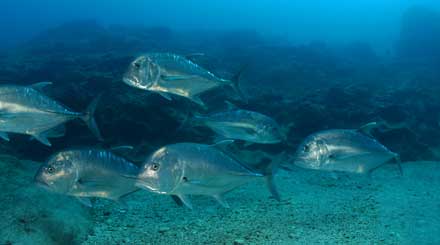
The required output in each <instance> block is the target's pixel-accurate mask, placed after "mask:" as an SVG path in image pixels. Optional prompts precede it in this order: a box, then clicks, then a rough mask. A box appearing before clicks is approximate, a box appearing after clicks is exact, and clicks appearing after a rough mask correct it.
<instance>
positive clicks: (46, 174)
mask: <svg viewBox="0 0 440 245" xmlns="http://www.w3.org/2000/svg"><path fill="white" fill-rule="evenodd" d="M138 173H139V168H138V167H137V166H136V165H134V164H133V163H131V162H130V161H128V160H126V159H124V158H122V157H119V156H118V155H115V154H113V153H112V152H111V151H107V150H102V149H73V150H66V151H61V152H58V153H56V154H54V155H52V156H51V157H49V159H48V160H47V161H46V162H45V163H44V164H43V165H42V166H41V167H40V169H39V170H38V172H37V173H36V175H35V178H34V180H35V182H36V183H37V184H38V185H40V186H42V187H44V188H45V189H48V190H50V191H52V192H56V193H61V194H64V195H69V196H74V197H77V198H78V200H79V201H80V202H81V203H83V204H85V205H87V206H91V202H90V200H89V197H100V198H106V199H111V200H114V201H117V202H119V203H122V204H123V201H122V200H121V198H122V197H124V196H125V195H128V194H130V193H132V192H134V191H136V190H138V188H137V187H135V185H134V184H135V177H136V176H137V174H138ZM130 176H131V178H130Z"/></svg>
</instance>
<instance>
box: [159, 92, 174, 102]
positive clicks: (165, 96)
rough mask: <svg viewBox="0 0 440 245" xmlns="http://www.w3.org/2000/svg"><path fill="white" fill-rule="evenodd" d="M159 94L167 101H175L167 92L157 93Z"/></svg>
mask: <svg viewBox="0 0 440 245" xmlns="http://www.w3.org/2000/svg"><path fill="white" fill-rule="evenodd" d="M157 93H158V94H160V96H162V97H164V98H165V99H167V100H169V101H172V100H173V99H172V98H171V96H170V95H169V94H167V93H165V92H157Z"/></svg>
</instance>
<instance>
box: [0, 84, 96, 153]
mask: <svg viewBox="0 0 440 245" xmlns="http://www.w3.org/2000/svg"><path fill="white" fill-rule="evenodd" d="M95 108H96V102H93V103H92V104H91V106H90V107H89V111H88V112H85V113H79V112H75V111H72V110H70V109H69V108H67V107H65V106H64V105H62V104H60V103H59V102H57V101H55V100H53V99H51V98H49V97H47V96H46V95H44V94H42V93H41V92H39V91H38V90H37V89H35V88H34V87H31V86H29V87H26V86H15V85H3V86H0V134H1V136H2V138H4V139H6V140H8V139H9V138H8V136H7V133H18V134H26V135H31V136H32V137H33V138H35V139H37V140H39V141H40V142H41V143H43V144H45V145H48V146H50V145H51V144H50V142H49V140H48V139H47V137H50V136H51V132H53V130H54V129H56V128H57V127H59V126H60V125H62V124H64V123H66V122H67V121H70V120H73V119H76V118H80V119H83V120H84V121H86V123H88V125H89V127H90V128H91V130H92V131H93V132H94V133H95V134H96V135H97V137H98V138H100V134H99V131H98V129H97V127H96V123H95V121H94V119H93V116H92V114H93V112H94V110H95Z"/></svg>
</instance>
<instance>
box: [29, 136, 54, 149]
mask: <svg viewBox="0 0 440 245" xmlns="http://www.w3.org/2000/svg"><path fill="white" fill-rule="evenodd" d="M32 137H34V138H35V139H36V140H38V141H39V142H40V143H42V144H44V145H46V146H49V147H50V146H52V144H51V143H50V141H49V140H48V139H47V137H46V135H44V134H35V135H32Z"/></svg>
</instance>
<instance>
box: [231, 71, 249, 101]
mask: <svg viewBox="0 0 440 245" xmlns="http://www.w3.org/2000/svg"><path fill="white" fill-rule="evenodd" d="M246 68H247V65H244V66H243V67H241V69H240V70H239V71H238V72H237V73H236V74H235V75H234V76H233V77H232V78H231V82H232V83H231V86H232V88H233V89H234V91H235V92H236V93H237V94H238V96H240V98H241V99H242V100H243V101H244V102H246V103H247V98H246V96H245V95H244V93H243V91H242V90H241V89H240V79H241V76H242V74H243V71H244V70H245V69H246Z"/></svg>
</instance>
